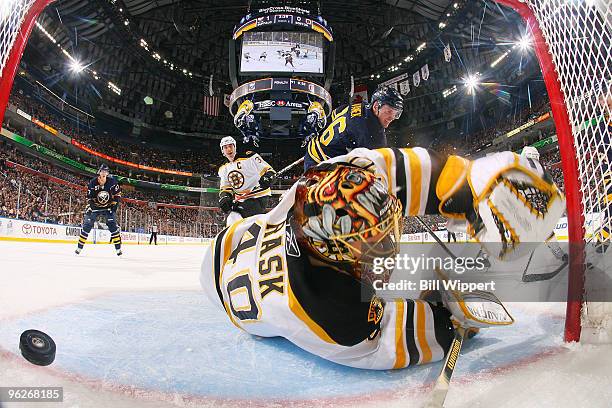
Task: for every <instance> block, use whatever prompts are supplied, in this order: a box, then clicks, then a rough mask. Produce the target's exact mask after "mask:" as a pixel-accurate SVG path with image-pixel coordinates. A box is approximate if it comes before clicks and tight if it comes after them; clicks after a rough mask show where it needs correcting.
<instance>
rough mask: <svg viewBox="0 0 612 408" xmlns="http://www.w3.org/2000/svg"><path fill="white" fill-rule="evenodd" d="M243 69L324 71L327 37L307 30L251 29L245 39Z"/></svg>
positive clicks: (295, 71) (249, 70) (254, 71)
mask: <svg viewBox="0 0 612 408" xmlns="http://www.w3.org/2000/svg"><path fill="white" fill-rule="evenodd" d="M240 71H241V72H242V73H244V74H254V73H258V72H278V73H308V74H322V73H323V36H322V35H321V34H318V33H303V32H281V31H277V32H247V33H245V34H244V39H243V40H242V54H241V58H240Z"/></svg>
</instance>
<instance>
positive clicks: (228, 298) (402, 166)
mask: <svg viewBox="0 0 612 408" xmlns="http://www.w3.org/2000/svg"><path fill="white" fill-rule="evenodd" d="M502 155H503V156H502ZM452 157H456V158H457V160H456V161H454V162H453V163H451V165H452V167H453V168H452V169H451V170H452V171H451V170H449V171H446V170H447V167H448V163H449V162H450V161H451V160H450V159H448V160H447V161H446V162H447V164H446V165H445V167H444V169H441V168H440V167H441V165H442V163H441V162H440V160H439V157H437V156H432V155H430V153H429V152H428V151H427V150H425V149H422V148H414V149H389V148H385V149H378V150H368V149H362V148H359V149H355V150H353V151H351V152H350V153H349V154H347V155H344V156H339V157H336V158H334V159H331V160H329V161H330V162H348V163H351V164H354V165H358V166H360V167H362V168H369V169H370V170H372V171H374V172H375V173H376V175H377V176H378V177H379V178H380V180H381V181H382V182H383V184H384V186H385V188H386V189H387V191H389V192H390V193H393V194H394V195H395V196H396V197H397V198H398V199H399V201H400V202H401V204H402V208H403V213H404V215H406V216H408V215H420V214H425V213H426V212H427V213H433V210H432V208H435V211H436V212H437V211H438V210H437V207H438V206H439V205H440V200H439V199H438V198H436V197H441V196H444V195H445V194H446V193H448V191H451V190H453V189H456V185H457V179H458V177H459V176H458V175H459V174H462V171H461V170H462V169H461V166H464V168H463V170H466V171H467V168H468V166H471V163H470V162H469V161H467V160H465V159H461V158H458V157H457V156H452ZM517 160H518V156H517V155H514V154H513V153H510V152H507V153H500V156H499V157H498V160H497V162H495V164H493V165H492V166H494V167H497V169H496V168H491V169H490V170H491V171H490V172H491V174H499V172H498V170H499V168H503V167H504V166H507V165H510V164H511V163H513V162H516V161H517ZM480 170H482V169H480ZM480 172H481V171H480ZM463 174H465V172H464V173H463ZM471 182H473V183H477V182H478V180H471ZM296 190H297V186H296V185H294V186H293V187H292V188H291V189H290V190H288V192H287V193H286V194H285V195H284V197H283V199H282V200H281V202H280V203H279V204H278V205H277V206H276V207H275V208H274V209H272V210H271V211H270V212H268V213H266V214H259V215H256V216H253V217H249V218H246V219H243V220H240V221H238V222H236V223H234V224H232V225H230V226H229V227H228V228H226V229H224V230H223V231H222V232H221V233H220V234H219V235H217V237H216V238H215V239H214V240H213V241H212V242H211V245H210V247H208V248H207V249H206V252H205V256H204V260H203V264H202V268H201V274H200V282H201V285H202V288H203V289H204V292H205V294H206V297H207V298H208V299H209V301H210V302H212V303H213V304H215V305H217V306H218V308H219V309H220V310H222V311H223V312H224V313H226V314H227V316H228V317H229V320H230V321H231V322H232V323H233V324H234V325H235V326H236V327H238V328H240V329H242V330H244V331H246V332H248V333H251V334H254V335H258V336H262V337H276V336H281V337H284V338H286V339H288V340H289V341H291V342H292V343H294V344H295V345H297V346H298V347H300V348H302V349H304V350H306V351H308V352H310V353H313V354H315V355H318V356H320V357H322V358H325V359H327V360H330V361H334V362H336V363H339V364H343V365H347V366H352V367H358V368H368V369H393V368H403V367H407V366H411V365H417V364H424V363H428V362H432V361H437V360H440V359H442V358H443V357H444V355H445V352H446V351H447V350H448V348H449V346H450V344H451V341H452V338H453V328H452V325H451V322H450V312H449V311H448V310H447V309H446V308H444V307H443V306H440V305H434V304H431V303H428V302H425V301H422V300H410V299H397V300H394V301H387V302H385V301H383V300H381V299H379V298H378V297H377V296H376V294H375V292H374V290H373V289H372V287H371V285H369V284H366V283H363V282H361V281H358V280H357V279H355V278H353V277H352V276H349V275H348V274H344V273H338V272H337V271H336V270H333V269H332V267H330V266H319V265H317V266H314V265H313V264H312V263H311V262H312V261H311V259H310V258H309V256H308V254H306V253H305V252H306V251H305V249H304V248H302V247H301V246H300V245H298V242H297V240H296V237H295V234H294V232H293V227H292V223H291V216H292V211H293V207H294V205H295V193H296ZM365 193H366V194H367V192H365ZM555 222H556V221H555Z"/></svg>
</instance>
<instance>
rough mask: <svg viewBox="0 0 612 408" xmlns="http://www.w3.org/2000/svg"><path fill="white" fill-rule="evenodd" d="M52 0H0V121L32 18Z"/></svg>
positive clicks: (31, 24)
mask: <svg viewBox="0 0 612 408" xmlns="http://www.w3.org/2000/svg"><path fill="white" fill-rule="evenodd" d="M52 1H53V0H0V122H2V119H3V118H4V110H5V109H6V104H7V102H8V95H9V93H10V91H11V87H12V85H13V79H14V78H15V72H16V70H17V67H18V66H19V60H20V59H21V55H22V54H23V49H24V48H25V44H26V43H27V39H28V37H29V35H30V32H31V31H32V27H33V25H34V22H35V21H36V18H37V17H38V15H39V14H40V12H41V11H42V10H43V9H44V8H45V7H46V6H47V4H49V3H51V2H52Z"/></svg>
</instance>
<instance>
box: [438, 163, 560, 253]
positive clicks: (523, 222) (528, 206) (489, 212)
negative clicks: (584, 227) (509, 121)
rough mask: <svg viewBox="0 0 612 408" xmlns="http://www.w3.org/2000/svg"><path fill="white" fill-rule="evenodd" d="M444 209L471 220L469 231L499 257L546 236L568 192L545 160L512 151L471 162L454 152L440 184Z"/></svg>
mask: <svg viewBox="0 0 612 408" xmlns="http://www.w3.org/2000/svg"><path fill="white" fill-rule="evenodd" d="M436 195H437V196H438V198H439V199H440V206H439V210H440V213H441V214H442V215H444V216H446V217H449V218H453V219H459V220H467V222H468V232H469V234H470V235H471V236H473V237H474V238H476V240H478V241H479V242H480V244H481V245H482V246H483V247H484V248H485V250H486V251H487V252H488V253H489V254H490V255H492V256H495V257H497V258H498V259H500V260H510V259H514V258H518V257H521V256H523V255H526V254H528V253H529V251H528V250H527V251H522V250H520V244H522V243H528V242H544V241H545V240H546V238H548V236H549V235H550V233H551V231H553V229H554V227H555V225H556V223H557V221H558V220H559V218H560V217H561V215H562V214H563V211H564V210H565V198H564V197H563V194H562V193H561V192H560V191H559V189H558V188H557V186H556V185H555V184H554V183H553V181H552V180H551V179H550V177H549V176H548V174H546V173H545V172H544V170H543V168H542V166H541V165H540V164H539V163H538V162H536V161H534V160H529V159H527V158H525V157H520V156H519V155H517V154H514V153H512V152H503V153H495V154H492V155H490V156H487V157H484V158H481V159H477V160H474V161H473V162H470V161H469V160H467V159H463V158H461V157H459V156H450V157H449V158H448V160H447V161H446V164H445V165H444V168H443V169H442V172H441V174H440V178H439V180H438V183H437V185H436Z"/></svg>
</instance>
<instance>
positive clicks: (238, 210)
mask: <svg viewBox="0 0 612 408" xmlns="http://www.w3.org/2000/svg"><path fill="white" fill-rule="evenodd" d="M267 203H268V197H258V198H250V199H248V200H245V201H241V202H236V203H235V204H234V208H233V209H232V211H230V213H229V214H228V215H227V219H226V220H225V225H226V226H230V225H232V224H233V223H235V222H236V221H239V220H241V219H243V218H247V217H251V216H253V215H257V214H263V213H265V212H266V205H267Z"/></svg>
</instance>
